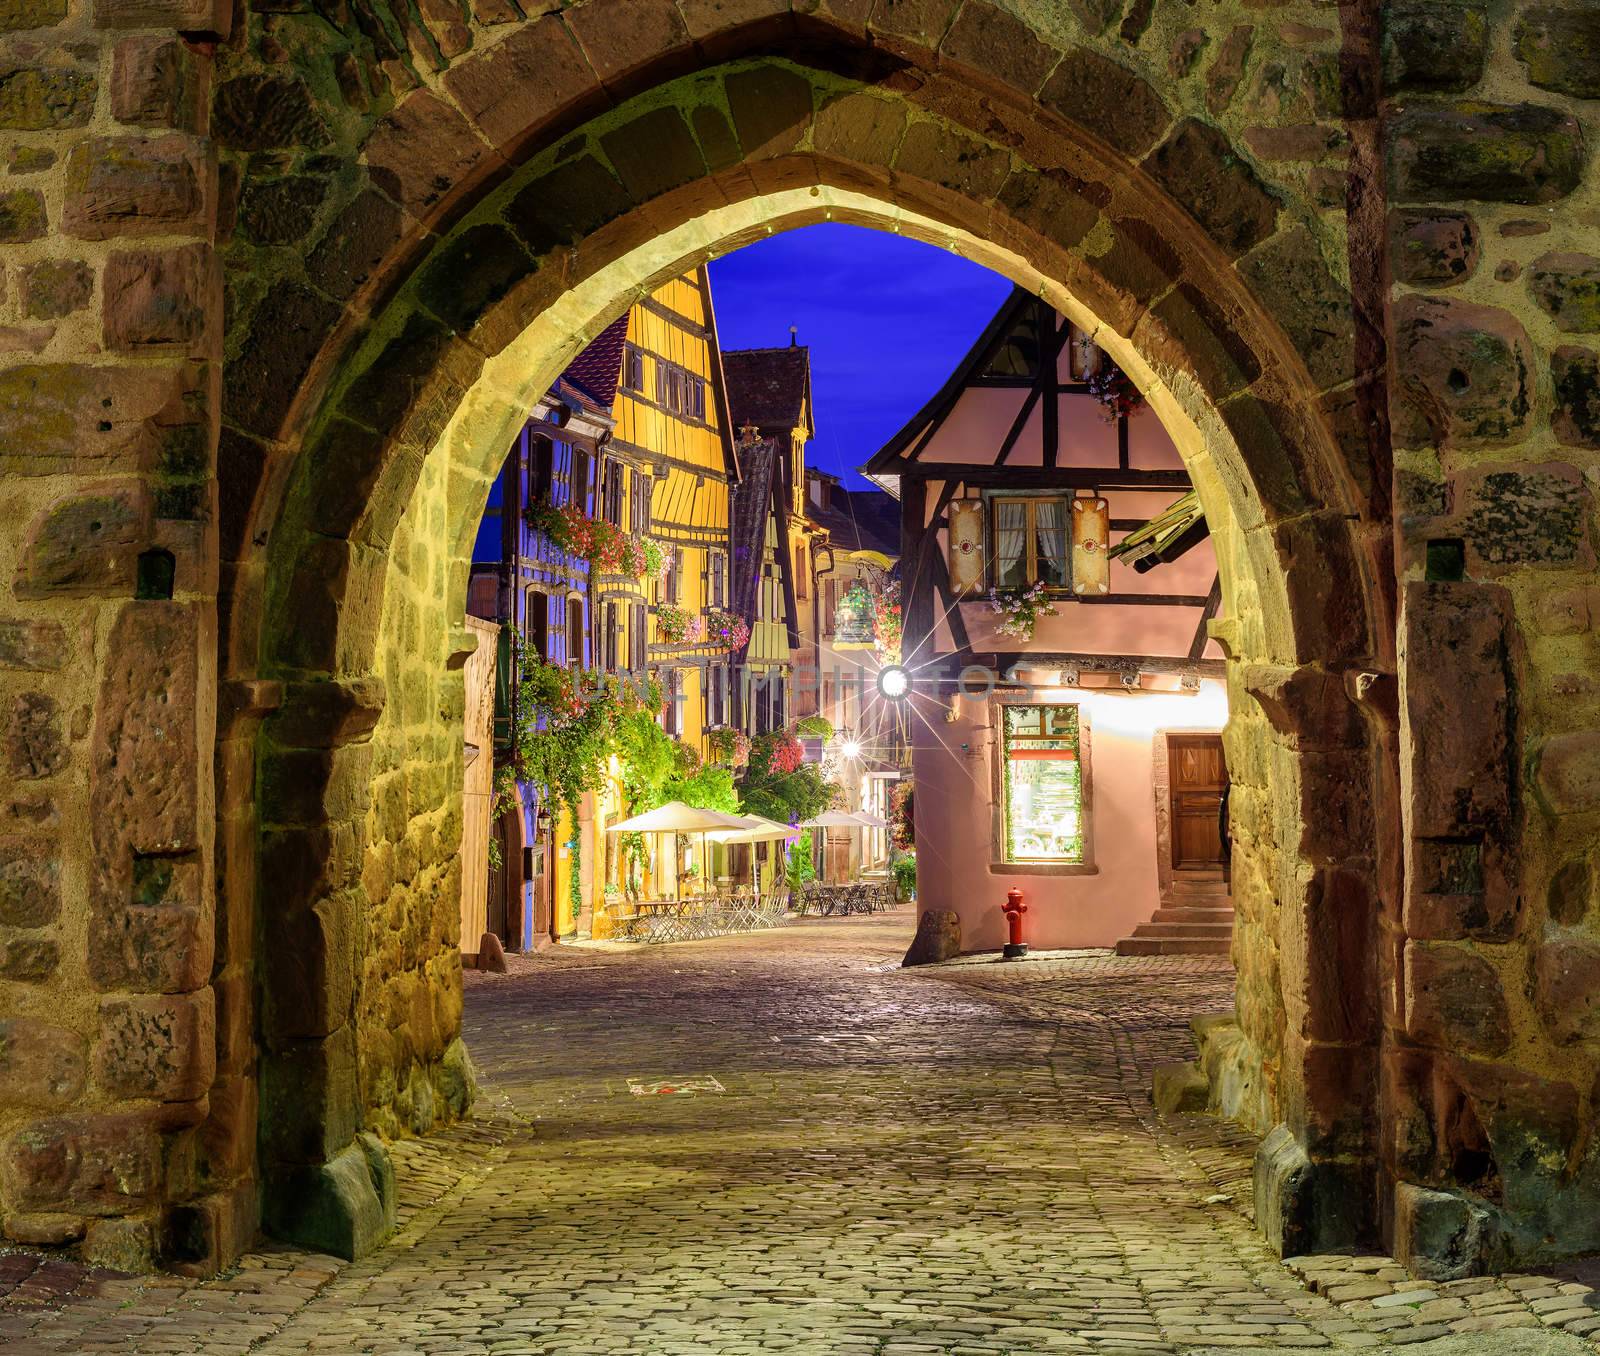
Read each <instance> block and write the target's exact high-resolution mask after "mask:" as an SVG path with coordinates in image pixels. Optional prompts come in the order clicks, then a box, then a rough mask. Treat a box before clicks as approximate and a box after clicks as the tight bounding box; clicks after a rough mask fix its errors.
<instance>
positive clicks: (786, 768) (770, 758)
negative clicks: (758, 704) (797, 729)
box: [757, 730, 806, 777]
mask: <svg viewBox="0 0 1600 1356" xmlns="http://www.w3.org/2000/svg"><path fill="white" fill-rule="evenodd" d="M757 742H758V744H759V745H760V748H761V751H762V753H763V754H764V755H765V758H766V764H767V770H768V771H770V772H771V773H773V774H774V775H775V776H779V777H784V776H787V775H788V774H789V773H791V772H793V771H794V770H795V769H796V768H798V767H799V766H800V764H801V763H803V762H805V760H806V751H805V749H804V748H803V747H802V746H801V744H800V741H799V740H798V739H796V738H795V735H794V732H793V731H792V730H772V731H769V732H768V733H767V734H764V735H762V736H761V737H760V739H759V740H758V741H757Z"/></svg>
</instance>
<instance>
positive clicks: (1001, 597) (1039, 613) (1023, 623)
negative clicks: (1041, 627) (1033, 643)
mask: <svg viewBox="0 0 1600 1356" xmlns="http://www.w3.org/2000/svg"><path fill="white" fill-rule="evenodd" d="M989 610H990V611H991V612H994V613H996V614H997V615H998V616H999V617H1000V621H999V622H998V626H999V629H1000V634H1001V635H1003V636H1013V637H1015V638H1016V639H1017V640H1032V639H1033V632H1034V628H1035V627H1036V626H1038V624H1039V618H1040V617H1053V616H1055V615H1056V610H1055V608H1054V607H1053V606H1052V605H1051V603H1050V600H1049V598H1048V597H1047V596H1046V589H1045V586H1044V585H1043V584H1042V583H1037V582H1036V583H1032V584H1029V585H1028V586H1027V587H1026V588H1018V589H991V590H990V591H989Z"/></svg>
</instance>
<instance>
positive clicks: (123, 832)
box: [0, 0, 256, 1269]
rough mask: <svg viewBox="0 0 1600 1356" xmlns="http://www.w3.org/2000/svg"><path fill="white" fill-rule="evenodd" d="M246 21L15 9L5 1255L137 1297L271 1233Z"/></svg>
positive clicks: (187, 0) (2, 1134)
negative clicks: (255, 806)
mask: <svg viewBox="0 0 1600 1356" xmlns="http://www.w3.org/2000/svg"><path fill="white" fill-rule="evenodd" d="M232 17H233V16H232V5H231V4H227V3H212V2H210V0H172V2H171V3H162V2H161V0H144V2H143V3H137V4H112V3H106V0H98V2H97V3H88V2H87V0H83V2H79V0H73V2H72V3H68V0H9V3H5V4H0V170H3V172H0V430H3V435H0V511H3V513H4V517H5V521H6V523H7V530H6V531H5V532H4V534H0V759H3V765H0V1229H3V1231H4V1234H5V1236H6V1237H7V1238H9V1239H11V1240H15V1241H22V1242H31V1243H42V1242H52V1243H59V1242H71V1241H75V1240H81V1246H82V1250H83V1252H84V1253H85V1254H86V1255H87V1256H88V1257H90V1258H92V1259H94V1260H97V1261H101V1262H105V1263H108V1264H110V1265H114V1266H125V1267H131V1268H134V1269H138V1268H142V1267H147V1266H149V1265H151V1263H152V1261H153V1260H154V1259H156V1258H158V1257H159V1258H163V1259H165V1260H166V1261H168V1262H169V1263H171V1264H174V1265H178V1266H183V1267H191V1268H199V1269H205V1268H208V1267H214V1266H215V1265H216V1264H217V1263H218V1261H219V1260H221V1259H225V1258H227V1257H230V1256H232V1255H233V1254H235V1253H236V1252H237V1251H238V1249H239V1248H240V1247H241V1246H243V1245H244V1243H245V1242H247V1241H248V1240H249V1238H250V1237H251V1236H252V1235H253V1233H254V1230H255V1223H256V1212H255V1197H254V1189H253V1187H252V1186H251V1184H250V1182H249V1180H248V1179H249V1177H250V1173H251V1166H252V1164H251V1160H252V1157H253V1154H252V1146H253V1139H254V1117H253V1111H252V1100H251V1069H252V1066H253V1062H254V1045H253V1041H252V1039H251V1032H250V1011H249V998H248V995H249V988H250V978H249V971H248V965H249V951H248V947H247V946H245V947H244V948H243V949H241V942H242V940H243V939H242V938H241V935H240V930H239V928H238V927H237V926H236V924H237V923H238V922H239V920H238V919H237V918H236V917H235V916H233V915H225V916H219V914H218V912H217V909H216V901H215V897H214V893H213V888H212V882H213V879H214V875H215V861H214V856H213V847H214V824H215V806H214V791H213V786H214V782H213V777H212V757H213V749H214V740H215V731H216V724H217V720H216V716H217V684H216V621H215V610H214V597H215V592H216V558H215V544H214V535H213V533H212V530H211V523H212V521H213V518H214V502H215V500H214V482H213V462H212V452H213V449H214V447H215V444H216V431H217V420H218V415H219V401H218V384H219V378H220V369H219V366H218V358H219V356H220V344H221V337H222V328H223V322H222V309H221V288H220V272H219V269H218V266H217V261H216V259H215V257H214V254H213V249H212V223H213V219H214V213H215V207H216V196H217V195H216V166H215V163H214V161H213V159H212V157H211V154H210V150H209V145H208V143H207V141H206V139H205V137H204V135H203V132H204V116H205V106H206V98H207V93H206V91H207V84H208V79H209V73H210V69H211V66H212V52H213V50H214V47H215V44H216V42H217V41H218V40H219V39H222V38H225V37H226V36H227V35H228V33H229V30H230V26H231V22H232ZM178 30H182V31H183V32H184V33H185V34H186V35H187V37H186V38H181V37H180V36H179V34H178ZM247 921H248V920H246V923H247Z"/></svg>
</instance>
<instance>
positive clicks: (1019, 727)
mask: <svg viewBox="0 0 1600 1356" xmlns="http://www.w3.org/2000/svg"><path fill="white" fill-rule="evenodd" d="M1001 712H1002V715H1003V722H1004V725H1003V738H1004V765H1003V767H1002V769H1001V771H1002V774H1003V776H1004V782H1005V785H1004V794H1003V798H1002V803H1001V814H1002V817H1003V819H1004V827H1003V832H1004V839H1005V859H1006V861H1008V862H1059V863H1061V864H1063V865H1070V864H1081V863H1082V862H1083V860H1084V852H1083V768H1082V764H1081V763H1080V762H1079V760H1078V708H1077V707H1076V706H1005V707H1002V708H1001Z"/></svg>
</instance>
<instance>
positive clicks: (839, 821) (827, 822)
mask: <svg viewBox="0 0 1600 1356" xmlns="http://www.w3.org/2000/svg"><path fill="white" fill-rule="evenodd" d="M800 827H801V828H802V829H859V828H860V827H861V821H860V820H859V819H857V818H856V817H855V816H854V815H853V814H851V813H850V812H849V811H847V810H824V811H823V812H822V813H821V814H820V815H818V816H817V817H816V818H815V819H808V820H806V821H805V822H804V823H803V824H801V825H800Z"/></svg>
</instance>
